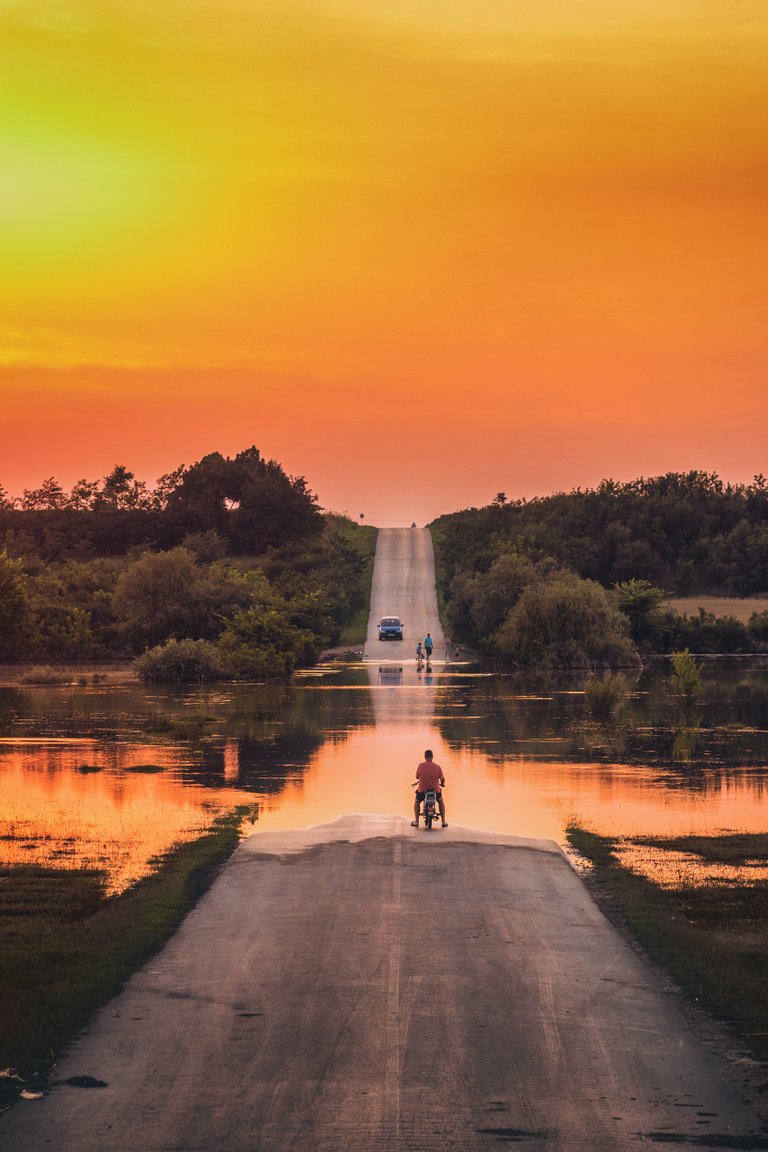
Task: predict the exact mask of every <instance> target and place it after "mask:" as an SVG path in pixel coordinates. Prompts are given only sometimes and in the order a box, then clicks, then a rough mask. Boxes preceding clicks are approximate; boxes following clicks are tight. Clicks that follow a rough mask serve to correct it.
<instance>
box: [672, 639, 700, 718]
mask: <svg viewBox="0 0 768 1152" xmlns="http://www.w3.org/2000/svg"><path fill="white" fill-rule="evenodd" d="M672 668H673V672H672V676H671V677H670V682H669V686H670V688H671V690H672V691H673V693H674V694H675V695H676V696H680V697H681V698H682V700H683V701H684V703H686V704H693V703H694V701H695V700H696V699H697V698H698V696H699V695H700V694H701V689H702V684H701V676H700V675H699V668H698V665H697V664H696V661H695V660H694V658H693V656H691V654H690V652H689V651H688V649H687V648H685V649H683V651H682V652H673V653H672Z"/></svg>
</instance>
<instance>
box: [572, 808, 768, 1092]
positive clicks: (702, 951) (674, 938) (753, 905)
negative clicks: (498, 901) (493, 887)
mask: <svg viewBox="0 0 768 1152" xmlns="http://www.w3.org/2000/svg"><path fill="white" fill-rule="evenodd" d="M568 839H569V841H570V843H571V844H572V846H573V847H574V848H575V849H576V850H577V851H578V852H579V853H581V855H582V856H584V857H586V859H587V860H589V861H591V863H592V865H593V877H594V881H595V883H596V884H597V886H598V890H599V891H600V892H602V893H603V895H604V896H605V897H606V898H607V899H608V901H609V905H612V906H613V907H614V909H617V910H618V911H619V913H620V915H621V917H622V919H623V920H624V922H625V923H626V925H627V926H628V928H629V929H630V931H631V932H632V933H633V935H635V936H636V937H637V939H638V940H639V941H640V942H641V944H642V945H643V947H644V948H645V949H646V951H647V952H648V954H649V955H650V956H651V958H652V959H653V960H655V961H656V962H657V963H659V964H661V965H662V966H663V967H664V968H666V969H667V971H668V972H669V973H670V974H671V976H672V977H673V979H674V981H675V982H676V984H677V985H678V986H679V987H680V989H681V990H682V992H683V993H684V994H685V995H686V996H687V997H688V998H689V999H690V1000H692V1001H697V1002H698V1003H700V1004H702V1005H703V1006H704V1007H706V1008H707V1009H708V1010H709V1011H710V1012H712V1013H713V1014H714V1015H715V1016H716V1017H718V1018H719V1019H721V1020H724V1021H726V1022H727V1023H728V1025H729V1026H730V1027H731V1028H732V1029H733V1030H734V1031H735V1033H736V1034H737V1035H738V1037H739V1038H740V1040H741V1041H742V1043H743V1044H744V1046H745V1047H746V1048H747V1049H749V1051H750V1052H751V1053H752V1055H753V1056H754V1057H756V1058H757V1059H758V1060H760V1061H761V1062H762V1063H763V1065H764V1066H765V1069H766V1072H768V980H766V977H767V976H768V886H766V884H765V882H764V880H763V881H758V882H755V881H754V880H749V879H743V880H739V879H738V878H737V877H735V878H731V879H728V880H723V879H722V878H720V876H719V874H718V873H716V874H715V876H714V877H713V878H711V879H707V877H706V869H707V866H708V865H723V864H727V865H730V867H731V869H734V870H738V869H740V868H743V867H745V866H748V865H754V864H759V865H762V867H763V868H766V867H768V834H767V833H759V834H751V835H747V834H734V835H723V836H680V837H674V838H661V837H636V838H633V839H632V840H631V841H630V843H631V844H632V845H634V846H640V847H644V848H649V849H652V850H654V851H655V852H656V854H657V855H659V856H661V857H662V860H661V864H660V871H661V873H662V875H663V874H664V873H665V871H666V874H667V875H671V877H672V879H671V881H670V882H668V883H665V884H662V883H661V882H655V881H654V880H651V879H648V878H647V877H646V876H644V875H641V874H639V873H638V872H637V871H634V870H632V869H631V868H630V867H629V866H627V865H626V864H624V863H622V860H621V856H620V847H621V842H619V841H618V840H616V839H612V838H611V837H607V836H598V835H596V834H595V833H593V832H590V831H587V830H585V829H583V828H579V827H570V828H569V829H568ZM678 853H684V854H686V856H688V857H693V859H694V863H696V862H698V865H699V866H700V868H701V869H702V870H703V871H704V873H705V875H704V876H703V877H701V878H700V879H698V880H696V881H693V880H690V879H685V877H684V875H683V876H682V878H681V879H680V880H678V881H677V882H676V881H675V878H674V864H672V865H670V866H669V867H667V869H666V870H665V868H664V861H663V857H664V856H665V855H667V856H669V857H673V858H676V854H678Z"/></svg>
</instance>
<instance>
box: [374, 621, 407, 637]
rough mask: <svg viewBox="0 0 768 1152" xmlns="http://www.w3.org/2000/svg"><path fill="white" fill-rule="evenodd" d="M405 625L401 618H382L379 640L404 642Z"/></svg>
mask: <svg viewBox="0 0 768 1152" xmlns="http://www.w3.org/2000/svg"><path fill="white" fill-rule="evenodd" d="M402 638H403V625H402V623H401V621H400V617H399V616H382V618H381V620H380V621H379V640H402Z"/></svg>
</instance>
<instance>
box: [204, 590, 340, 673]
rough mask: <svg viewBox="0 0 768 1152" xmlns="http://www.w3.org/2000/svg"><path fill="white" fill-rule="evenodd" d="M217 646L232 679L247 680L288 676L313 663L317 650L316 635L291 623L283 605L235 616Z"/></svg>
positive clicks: (275, 604)
mask: <svg viewBox="0 0 768 1152" xmlns="http://www.w3.org/2000/svg"><path fill="white" fill-rule="evenodd" d="M219 646H220V651H221V653H222V655H223V657H224V659H226V661H227V664H228V665H229V667H230V668H231V669H232V672H233V673H234V675H236V676H238V677H242V678H243V679H248V680H263V679H271V678H273V677H279V676H289V675H290V674H291V672H292V671H293V670H294V668H297V667H298V666H299V665H302V664H312V663H314V661H315V660H316V659H317V657H318V655H319V652H320V648H321V644H320V642H319V640H318V637H317V636H316V635H314V634H313V633H311V632H307V631H304V630H303V629H301V628H298V627H296V625H295V624H292V623H291V621H290V619H289V618H288V607H287V605H286V604H285V602H283V603H282V605H279V604H278V603H277V602H276V603H274V604H264V603H262V604H259V605H254V606H253V607H252V608H247V609H246V610H245V611H244V612H238V613H237V615H236V616H234V617H233V619H232V620H230V621H229V623H228V624H227V627H226V628H225V629H224V632H223V633H222V635H221V639H220V641H219Z"/></svg>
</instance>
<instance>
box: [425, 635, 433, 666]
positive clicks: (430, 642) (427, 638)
mask: <svg viewBox="0 0 768 1152" xmlns="http://www.w3.org/2000/svg"><path fill="white" fill-rule="evenodd" d="M433 647H434V642H433V640H432V633H431V632H427V634H426V636H425V637H424V651H425V652H426V653H427V664H429V662H430V660H431V659H432V649H433Z"/></svg>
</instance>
